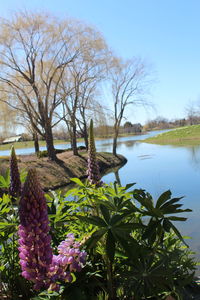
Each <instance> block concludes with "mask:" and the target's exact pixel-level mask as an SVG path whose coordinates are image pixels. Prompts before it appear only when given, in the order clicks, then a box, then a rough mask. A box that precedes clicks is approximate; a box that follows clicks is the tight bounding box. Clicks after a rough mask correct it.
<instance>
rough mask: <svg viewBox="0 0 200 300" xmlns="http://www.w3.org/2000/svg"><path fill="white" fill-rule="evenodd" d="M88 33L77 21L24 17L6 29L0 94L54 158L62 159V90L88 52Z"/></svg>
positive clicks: (1, 30)
mask: <svg viewBox="0 0 200 300" xmlns="http://www.w3.org/2000/svg"><path fill="white" fill-rule="evenodd" d="M81 32H82V28H81V26H80V24H77V23H76V22H74V21H71V20H68V21H61V20H58V19H54V18H53V17H51V16H48V15H46V16H45V15H44V14H34V13H23V12H21V13H19V14H16V15H15V16H14V17H13V18H12V19H11V20H2V21H1V26H0V66H1V69H0V84H1V87H0V90H1V91H3V92H4V93H6V94H7V95H9V99H10V100H9V101H7V98H6V100H5V99H1V100H2V101H5V102H6V103H7V104H9V105H10V106H11V107H13V108H16V109H18V110H20V111H21V112H22V113H24V114H26V116H27V118H28V119H29V122H30V124H31V127H32V128H33V129H34V130H35V132H37V133H38V134H40V135H41V136H43V137H44V138H45V140H46V145H47V151H48V156H49V158H50V159H51V160H56V153H55V149H54V145H53V134H52V128H53V127H54V126H55V125H56V124H57V123H58V122H59V121H60V120H56V121H55V120H54V112H55V110H56V109H57V107H58V106H59V105H60V104H61V102H62V99H61V98H60V96H59V94H58V87H59V84H60V82H61V80H62V78H63V74H64V71H65V69H66V67H67V66H69V65H70V63H72V62H73V61H74V60H75V59H76V58H77V56H78V55H79V52H80V48H81V47H84V39H83V38H82V36H81Z"/></svg>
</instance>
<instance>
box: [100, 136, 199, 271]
mask: <svg viewBox="0 0 200 300" xmlns="http://www.w3.org/2000/svg"><path fill="white" fill-rule="evenodd" d="M144 138H145V137H144ZM141 139H143V137H141ZM110 147H111V145H108V144H107V145H106V146H105V145H102V147H99V148H98V150H100V151H101V150H102V151H107V150H110ZM117 152H118V153H121V154H123V155H124V156H125V157H126V158H127V159H128V163H127V164H126V165H125V166H123V167H122V168H121V169H119V170H118V174H116V173H109V174H108V175H106V176H104V177H103V180H104V181H105V182H107V183H108V182H110V181H114V180H116V175H118V176H119V178H120V180H121V184H122V185H125V184H127V183H130V182H135V183H136V185H135V187H136V188H142V189H145V190H147V191H148V192H150V193H151V194H152V195H153V197H154V198H155V199H157V198H158V196H159V195H160V194H161V193H162V192H164V191H166V190H168V189H170V190H171V192H172V195H173V196H175V197H180V196H184V198H183V199H182V200H181V201H182V202H181V203H183V204H184V206H183V207H184V208H191V209H192V212H190V213H185V214H184V216H186V217H188V220H187V221H186V222H176V225H177V227H178V228H179V230H180V231H181V233H182V234H183V235H185V236H190V237H191V239H190V240H187V243H188V244H189V245H190V247H191V249H192V250H193V251H195V252H196V259H197V260H198V261H200V146H198V147H197V146H196V147H173V146H160V145H152V144H147V143H144V142H138V141H135V140H133V139H128V138H127V139H126V140H124V141H121V142H120V143H119V146H118V151H117ZM197 274H198V275H200V268H199V269H198V271H197Z"/></svg>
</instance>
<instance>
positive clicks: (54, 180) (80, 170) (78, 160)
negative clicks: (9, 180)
mask: <svg viewBox="0 0 200 300" xmlns="http://www.w3.org/2000/svg"><path fill="white" fill-rule="evenodd" d="M17 157H18V166H19V169H20V170H24V169H25V170H27V169H28V168H29V167H30V166H31V167H32V168H36V169H37V173H38V177H39V180H40V183H41V185H42V188H43V189H44V190H49V189H56V188H59V187H64V186H66V185H68V184H69V183H71V180H70V178H72V177H78V178H80V179H81V178H86V177H87V167H88V166H87V157H88V153H87V152H86V151H79V155H78V156H74V155H73V153H72V151H65V152H63V153H60V154H57V157H58V158H59V160H60V162H59V163H55V162H52V161H49V160H48V158H47V157H43V158H38V157H37V156H36V155H34V154H30V155H18V156H17ZM97 161H98V165H99V168H100V172H101V174H102V175H103V174H104V173H105V172H106V171H107V170H108V169H110V168H114V167H117V166H121V165H123V164H125V163H126V162H127V160H126V158H125V157H124V156H122V155H118V156H117V157H116V156H114V155H113V154H112V153H107V152H98V153H97ZM8 168H9V157H4V158H1V159H0V174H4V175H5V173H6V170H7V169H8Z"/></svg>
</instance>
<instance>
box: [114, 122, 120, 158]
mask: <svg viewBox="0 0 200 300" xmlns="http://www.w3.org/2000/svg"><path fill="white" fill-rule="evenodd" d="M118 134H119V126H118V124H115V125H114V136H113V155H115V156H117V138H118Z"/></svg>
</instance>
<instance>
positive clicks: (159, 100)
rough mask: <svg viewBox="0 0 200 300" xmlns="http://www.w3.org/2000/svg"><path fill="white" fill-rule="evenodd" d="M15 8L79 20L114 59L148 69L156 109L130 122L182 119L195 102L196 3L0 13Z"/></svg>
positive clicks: (107, 2) (146, 1)
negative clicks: (103, 42)
mask: <svg viewBox="0 0 200 300" xmlns="http://www.w3.org/2000/svg"><path fill="white" fill-rule="evenodd" d="M18 9H27V10H29V9H30V10H40V9H41V10H43V11H49V12H52V13H53V14H55V15H59V16H63V17H65V16H66V17H67V16H70V17H75V18H79V19H82V20H83V21H85V22H87V23H89V24H91V25H94V26H95V27H96V28H97V29H98V30H99V31H101V32H102V34H103V35H104V37H105V39H106V40H107V43H108V44H109V45H110V47H111V48H112V49H113V50H114V52H115V54H116V55H119V56H122V57H124V58H131V57H133V56H140V57H142V58H144V59H145V60H146V61H147V63H148V64H150V65H152V70H153V71H154V77H155V78H156V80H155V82H154V85H153V87H152V91H151V96H150V100H151V101H152V102H153V103H154V105H155V108H156V110H155V111H148V112H145V111H142V110H141V109H137V110H136V111H135V113H134V112H133V113H132V112H131V113H130V115H131V116H132V117H131V121H133V122H134V123H135V122H142V123H144V122H145V121H146V120H147V119H149V118H155V117H156V116H163V117H166V118H169V119H174V118H181V117H184V116H185V107H186V106H187V105H188V103H189V102H190V101H197V100H198V99H200V17H199V15H200V1H199V0H185V1H183V0H182V1H181V0H123V1H121V0H99V1H97V0H93V1H92V0H26V1H25V0H6V1H1V10H0V15H1V16H2V17H7V16H9V13H11V12H12V11H15V10H18Z"/></svg>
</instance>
